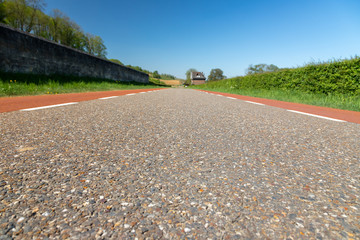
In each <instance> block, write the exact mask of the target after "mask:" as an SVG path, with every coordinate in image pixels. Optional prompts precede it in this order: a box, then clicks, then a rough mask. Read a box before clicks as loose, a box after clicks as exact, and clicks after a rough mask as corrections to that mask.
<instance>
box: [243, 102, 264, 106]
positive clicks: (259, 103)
mask: <svg viewBox="0 0 360 240" xmlns="http://www.w3.org/2000/svg"><path fill="white" fill-rule="evenodd" d="M245 102H247V103H252V104H256V105H261V106H264V105H265V104H262V103H257V102H252V101H245Z"/></svg>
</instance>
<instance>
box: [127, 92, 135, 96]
mask: <svg viewBox="0 0 360 240" xmlns="http://www.w3.org/2000/svg"><path fill="white" fill-rule="evenodd" d="M135 94H136V93H129V94H126V96H131V95H135Z"/></svg>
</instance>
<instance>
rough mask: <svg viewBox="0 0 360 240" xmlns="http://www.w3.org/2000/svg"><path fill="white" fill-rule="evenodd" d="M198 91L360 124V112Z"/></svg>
mask: <svg viewBox="0 0 360 240" xmlns="http://www.w3.org/2000/svg"><path fill="white" fill-rule="evenodd" d="M198 91H202V92H208V93H214V94H219V95H223V96H226V97H233V98H236V99H240V100H244V101H252V102H257V103H262V104H265V105H268V106H273V107H279V108H284V109H288V110H295V111H299V112H304V113H310V114H315V115H319V116H323V117H329V118H335V119H339V120H344V121H347V122H353V123H360V112H355V111H348V110H341V109H335V108H328V107H319V106H313V105H306V104H300V103H291V102H284V101H278V100H272V99H265V98H257V97H249V96H243V95H237V94H230V93H221V92H212V91H204V90H198Z"/></svg>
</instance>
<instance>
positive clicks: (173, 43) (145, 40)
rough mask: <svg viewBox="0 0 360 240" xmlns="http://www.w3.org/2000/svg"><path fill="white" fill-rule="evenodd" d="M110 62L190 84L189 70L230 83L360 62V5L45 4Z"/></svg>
mask: <svg viewBox="0 0 360 240" xmlns="http://www.w3.org/2000/svg"><path fill="white" fill-rule="evenodd" d="M45 2H46V3H47V7H46V10H45V12H46V13H47V14H49V13H50V12H51V10H52V9H55V8H57V9H59V10H60V11H62V12H63V13H65V14H66V15H68V16H69V17H70V18H71V19H72V20H73V21H75V22H76V23H77V24H79V25H80V26H81V27H82V29H83V30H84V31H85V32H89V33H92V34H94V35H98V36H100V37H101V38H102V39H103V40H104V42H105V45H106V47H107V52H108V55H107V57H108V58H116V59H119V60H120V61H122V62H123V63H124V64H126V65H127V64H131V65H136V66H140V67H142V68H144V69H147V70H150V71H155V70H157V71H159V72H160V73H169V74H172V75H175V76H176V77H179V78H185V72H186V71H187V70H188V69H189V68H195V69H197V70H198V71H201V72H204V73H205V74H206V75H208V74H209V73H210V70H211V69H213V68H221V69H222V70H223V71H224V74H225V75H226V76H227V77H234V76H240V75H244V74H245V70H246V68H247V67H248V66H249V65H250V64H258V63H266V64H275V65H277V66H278V67H296V66H302V65H304V64H306V63H309V62H312V61H327V60H331V59H340V58H341V59H343V58H350V57H352V56H355V55H360V1H359V0H273V1H270V0H268V1H266V0H253V1H250V0H222V1H213V0H192V1H190V0H130V1H129V0H127V1H124V0H45Z"/></svg>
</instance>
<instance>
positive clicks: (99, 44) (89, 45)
mask: <svg viewBox="0 0 360 240" xmlns="http://www.w3.org/2000/svg"><path fill="white" fill-rule="evenodd" d="M85 50H86V52H88V53H90V54H93V55H95V56H97V57H102V58H105V57H106V54H107V53H106V47H105V45H104V41H103V40H102V39H101V37H99V36H94V35H92V34H90V33H87V34H86V35H85Z"/></svg>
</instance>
